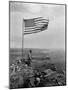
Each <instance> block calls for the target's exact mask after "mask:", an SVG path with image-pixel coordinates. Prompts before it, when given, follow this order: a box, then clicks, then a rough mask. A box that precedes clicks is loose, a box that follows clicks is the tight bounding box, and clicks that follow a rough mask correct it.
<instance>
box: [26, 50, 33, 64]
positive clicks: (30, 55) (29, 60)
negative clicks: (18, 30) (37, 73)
mask: <svg viewBox="0 0 68 90" xmlns="http://www.w3.org/2000/svg"><path fill="white" fill-rule="evenodd" d="M27 60H28V61H27V64H28V66H30V65H31V60H32V50H29V54H28V59H27Z"/></svg>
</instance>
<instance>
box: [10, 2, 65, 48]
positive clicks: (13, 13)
mask: <svg viewBox="0 0 68 90" xmlns="http://www.w3.org/2000/svg"><path fill="white" fill-rule="evenodd" d="M40 16H41V17H43V18H46V19H49V25H48V28H47V30H44V31H43V32H39V33H35V34H29V35H23V32H24V27H23V18H24V19H31V18H36V17H40ZM22 42H23V45H22ZM22 46H23V47H24V48H40V49H65V5H54V4H53V5H52V4H37V3H20V2H10V48H22Z"/></svg>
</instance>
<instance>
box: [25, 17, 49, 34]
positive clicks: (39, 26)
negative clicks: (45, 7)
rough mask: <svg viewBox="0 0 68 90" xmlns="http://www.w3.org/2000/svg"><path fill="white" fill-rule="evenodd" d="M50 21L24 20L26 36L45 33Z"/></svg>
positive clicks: (39, 19) (41, 19)
mask: <svg viewBox="0 0 68 90" xmlns="http://www.w3.org/2000/svg"><path fill="white" fill-rule="evenodd" d="M48 23H49V20H48V19H44V18H43V17H38V18H32V19H24V27H25V30H24V35H27V34H33V33H38V32H41V31H44V30H46V29H47V27H48Z"/></svg>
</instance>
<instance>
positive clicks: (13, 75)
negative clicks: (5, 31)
mask: <svg viewBox="0 0 68 90" xmlns="http://www.w3.org/2000/svg"><path fill="white" fill-rule="evenodd" d="M55 86H66V4H53V3H52V4H51V3H40V2H39V3H36V2H34V3H33V2H24V1H9V88H10V89H19V88H36V87H55Z"/></svg>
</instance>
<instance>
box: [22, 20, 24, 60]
mask: <svg viewBox="0 0 68 90" xmlns="http://www.w3.org/2000/svg"><path fill="white" fill-rule="evenodd" d="M23 49H24V19H23V20H22V59H23V56H24V55H23V51H24V50H23Z"/></svg>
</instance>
